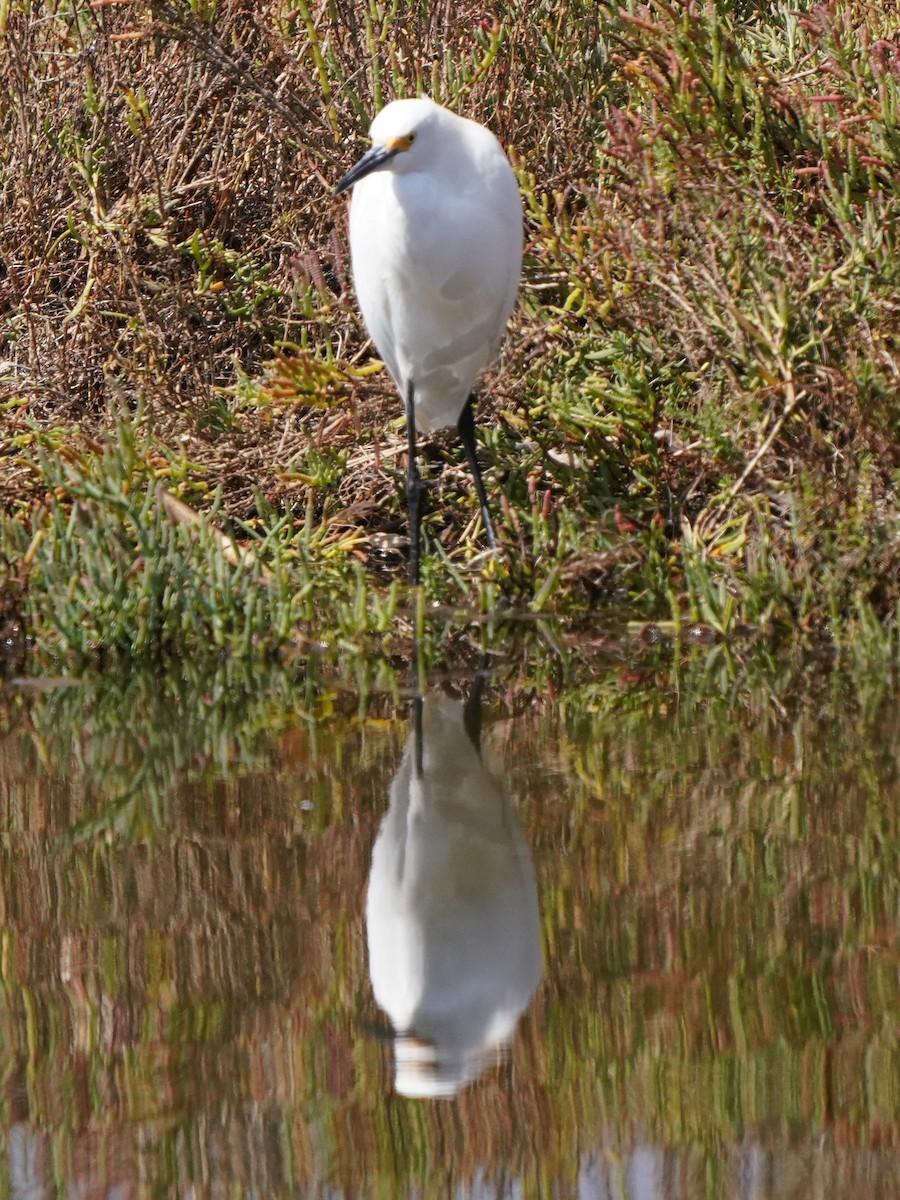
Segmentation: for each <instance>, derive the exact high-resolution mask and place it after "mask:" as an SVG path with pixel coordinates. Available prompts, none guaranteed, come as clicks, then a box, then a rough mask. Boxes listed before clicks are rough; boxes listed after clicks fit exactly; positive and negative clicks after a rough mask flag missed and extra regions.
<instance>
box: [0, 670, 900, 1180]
mask: <svg viewBox="0 0 900 1200" xmlns="http://www.w3.org/2000/svg"><path fill="white" fill-rule="evenodd" d="M619 659H620V661H614V662H613V664H612V665H611V666H609V667H607V668H605V669H596V670H595V671H594V672H593V673H591V672H589V671H588V670H587V669H586V668H587V664H586V663H585V664H584V665H583V666H582V665H581V664H580V663H579V660H578V658H577V657H576V656H575V655H574V652H570V657H569V661H568V671H569V673H570V676H571V686H565V685H564V681H562V680H561V679H560V678H559V676H558V675H557V676H556V677H553V676H552V673H551V672H550V669H549V664H548V663H547V662H543V663H542V661H541V660H540V658H539V656H536V658H535V662H534V663H533V668H534V670H533V671H532V672H529V673H526V672H524V671H522V672H521V673H520V674H519V675H518V676H517V675H516V674H515V668H513V667H512V666H511V665H510V667H509V668H508V675H507V677H506V678H503V676H502V675H495V676H494V678H493V680H492V682H491V683H490V684H489V690H488V695H487V698H486V704H485V715H486V728H485V748H486V753H487V755H488V758H489V760H490V759H493V761H494V763H495V765H496V766H497V767H498V768H499V769H501V770H502V772H503V773H505V775H506V777H507V786H508V790H509V793H510V795H511V796H512V797H514V798H515V799H516V800H517V801H518V804H519V816H520V819H521V820H522V824H523V827H524V829H525V831H526V836H527V838H528V841H529V843H530V845H531V847H532V851H533V855H534V858H535V862H536V864H537V868H538V873H539V877H540V881H541V893H542V900H541V911H542V919H543V924H544V939H545V946H546V950H547V954H546V960H547V971H548V974H547V978H546V980H545V982H544V984H543V985H542V987H541V989H540V990H539V992H538V995H537V998H536V1000H535V1003H534V1005H533V1007H532V1010H531V1012H530V1013H529V1014H527V1015H526V1017H525V1019H524V1021H523V1025H522V1027H521V1030H520V1033H519V1035H518V1037H517V1039H516V1042H515V1044H514V1048H513V1055H512V1060H511V1063H510V1064H509V1065H508V1066H505V1067H501V1068H499V1069H498V1070H497V1071H496V1072H495V1073H493V1074H489V1075H488V1076H487V1077H486V1078H485V1079H483V1080H482V1081H480V1082H479V1083H478V1084H476V1085H475V1086H473V1087H472V1088H470V1089H468V1090H467V1091H466V1092H465V1093H463V1094H462V1096H461V1097H460V1098H459V1100H458V1101H455V1102H453V1103H452V1104H445V1105H440V1104H422V1105H418V1106H417V1105H413V1104H410V1103H409V1102H405V1101H402V1100H400V1099H398V1098H397V1097H395V1096H392V1095H391V1084H390V1062H389V1056H388V1054H387V1052H386V1051H385V1049H384V1048H383V1047H382V1046H380V1045H379V1044H378V1043H377V1042H374V1041H370V1040H367V1039H366V1037H365V1036H364V1032H363V1031H364V1028H365V1026H366V1024H367V1023H368V1022H370V1021H373V1020H375V1019H376V1009H375V1006H374V1002H373V1000H372V998H371V996H370V992H369V987H368V981H367V970H366V963H365V951H364V933H363V896H364V889H365V880H366V876H367V874H368V870H369V856H370V854H371V849H372V845H373V843H374V839H375V835H376V831H377V827H378V824H379V822H380V819H381V816H382V814H383V812H384V810H385V807H386V803H387V791H388V786H389V781H390V779H391V777H392V776H393V774H394V772H395V771H396V768H397V764H398V761H399V758H400V755H401V752H402V745H403V743H404V741H405V738H406V733H407V730H406V714H405V712H404V711H403V709H402V707H401V709H400V711H399V715H397V716H396V717H391V719H385V718H386V717H388V716H389V715H390V714H391V713H393V712H394V709H393V705H389V704H386V702H385V701H384V699H383V698H382V697H380V696H376V697H371V696H370V698H369V699H368V701H366V702H365V707H363V708H361V707H360V704H359V699H358V697H357V696H356V695H355V694H353V693H347V692H344V691H342V690H341V688H340V687H339V685H337V684H335V682H334V680H335V679H336V678H337V675H338V672H337V671H336V669H334V668H330V669H329V670H328V671H326V669H325V667H324V665H323V668H322V670H321V672H320V673H319V677H318V680H317V679H316V678H315V677H313V676H310V675H306V676H302V677H298V676H296V675H291V674H290V673H286V672H284V671H282V670H280V669H276V668H275V667H272V668H270V669H269V670H268V673H267V674H264V675H263V676H262V677H260V678H258V679H256V680H254V679H253V678H252V677H251V676H249V675H248V674H246V673H245V672H244V671H243V669H242V668H239V667H236V666H235V664H233V663H223V664H221V666H220V669H219V672H218V674H216V675H214V676H212V677H210V678H209V679H207V680H204V679H203V678H202V677H197V678H193V679H192V678H190V672H189V670H186V671H185V673H184V675H183V676H182V677H181V678H179V679H177V680H176V679H172V678H168V677H165V676H155V677H144V678H141V677H131V678H128V679H112V680H110V681H108V683H107V685H106V686H105V687H103V686H100V685H97V686H91V687H84V688H67V689H63V690H60V691H58V692H54V693H47V694H40V695H37V696H35V697H34V698H32V699H30V700H28V699H26V698H25V697H22V696H20V697H18V698H17V699H16V700H15V701H14V702H13V704H12V707H11V708H9V709H8V717H9V720H8V726H9V730H10V732H9V733H8V735H7V738H6V740H5V742H4V743H3V747H2V752H0V789H2V795H3V796H4V797H6V800H5V804H6V809H5V817H6V819H5V823H4V836H3V839H2V841H0V1034H2V1036H0V1070H2V1072H3V1075H4V1077H5V1078H7V1079H9V1080H10V1081H11V1091H10V1092H9V1093H8V1094H5V1095H4V1094H0V1101H2V1103H0V1124H2V1125H3V1126H8V1125H9V1123H10V1121H11V1120H12V1116H13V1113H14V1112H18V1113H19V1115H20V1117H22V1118H27V1120H28V1121H29V1122H30V1124H31V1127H32V1128H34V1129H35V1130H37V1129H49V1130H52V1131H54V1139H55V1140H54V1144H55V1146H56V1147H57V1154H58V1156H59V1157H58V1162H59V1163H60V1166H59V1167H58V1168H57V1170H58V1172H59V1174H60V1178H61V1177H62V1176H63V1175H64V1174H65V1173H66V1172H67V1170H70V1169H74V1168H73V1167H72V1164H73V1163H76V1162H77V1161H78V1159H79V1155H85V1154H87V1156H88V1158H89V1160H90V1161H91V1163H92V1164H93V1165H94V1167H95V1169H97V1170H101V1169H103V1170H107V1171H110V1172H115V1171H118V1172H120V1174H119V1175H118V1176H115V1178H113V1177H112V1176H111V1178H110V1182H116V1181H118V1182H122V1181H123V1180H128V1179H132V1178H136V1173H137V1171H138V1167H137V1163H138V1162H140V1168H139V1169H140V1174H141V1178H143V1179H145V1180H147V1181H152V1186H153V1187H156V1188H157V1189H165V1188H171V1189H172V1190H175V1187H176V1185H177V1186H181V1187H183V1186H185V1185H186V1184H187V1183H192V1184H193V1185H195V1186H201V1185H202V1186H206V1187H208V1188H209V1189H210V1190H214V1188H215V1187H216V1186H223V1184H224V1181H225V1180H226V1179H228V1180H230V1181H232V1182H233V1181H234V1179H236V1178H237V1179H241V1180H243V1181H244V1182H245V1183H246V1184H247V1186H249V1185H250V1184H251V1183H253V1184H255V1185H256V1186H257V1188H259V1189H261V1190H264V1191H265V1192H266V1194H268V1195H273V1196H280V1195H284V1196H287V1195H293V1194H296V1190H297V1188H298V1187H301V1186H303V1187H312V1186H313V1184H314V1181H318V1182H319V1183H320V1184H322V1185H323V1186H324V1183H325V1181H327V1182H328V1184H329V1185H330V1186H331V1187H332V1188H333V1189H335V1191H336V1193H337V1194H340V1195H344V1196H348V1197H349V1196H356V1195H360V1194H373V1195H378V1194H380V1195H385V1196H395V1195H401V1196H402V1195H406V1194H408V1193H409V1191H410V1190H411V1188H412V1186H413V1184H414V1183H415V1182H416V1181H419V1182H421V1183H423V1185H424V1187H423V1191H422V1194H423V1195H425V1196H428V1197H431V1196H434V1197H437V1196H441V1195H444V1194H446V1191H447V1187H448V1180H452V1181H453V1184H454V1185H459V1186H461V1185H462V1184H464V1183H465V1182H467V1181H468V1182H469V1183H471V1182H472V1180H473V1179H474V1178H475V1176H476V1174H478V1173H480V1174H481V1175H482V1177H483V1178H485V1179H486V1180H488V1181H489V1182H490V1183H491V1184H492V1186H493V1185H494V1184H496V1185H497V1186H499V1181H500V1180H501V1179H502V1178H507V1179H509V1178H517V1177H518V1178H521V1180H522V1184H523V1189H524V1192H525V1194H550V1193H553V1194H561V1195H565V1194H568V1193H567V1192H566V1186H565V1182H564V1181H565V1180H567V1179H568V1178H570V1174H571V1172H572V1171H573V1170H574V1169H575V1168H574V1163H573V1154H574V1153H575V1152H576V1151H582V1152H587V1151H589V1150H591V1149H592V1148H597V1147H602V1146H604V1145H605V1146H608V1147H609V1148H610V1149H611V1151H613V1152H615V1153H617V1154H627V1152H628V1148H629V1146H630V1145H631V1144H632V1140H633V1139H634V1138H635V1137H636V1136H637V1134H636V1132H635V1131H636V1130H640V1131H641V1134H640V1136H641V1137H642V1138H643V1139H645V1140H646V1141H647V1142H650V1143H655V1144H657V1145H664V1146H667V1147H669V1148H670V1149H671V1151H672V1153H675V1154H679V1155H683V1156H685V1159H686V1161H690V1162H693V1163H694V1164H695V1167H697V1166H698V1164H702V1165H703V1169H702V1174H701V1175H700V1176H698V1178H697V1179H695V1186H694V1188H693V1190H692V1195H697V1196H703V1195H708V1196H710V1197H712V1196H718V1195H721V1194H723V1193H727V1186H728V1179H729V1171H730V1170H731V1167H730V1165H729V1164H730V1162H731V1155H732V1153H733V1152H734V1150H735V1147H737V1145H738V1144H742V1145H747V1144H750V1145H754V1144H757V1143H758V1144H759V1145H760V1146H762V1147H764V1148H767V1149H768V1150H770V1151H772V1152H773V1153H775V1154H776V1157H777V1156H779V1155H780V1156H785V1155H788V1154H789V1151H788V1149H787V1146H788V1141H789V1140H792V1141H794V1142H796V1144H797V1145H798V1146H799V1147H801V1148H802V1147H804V1146H806V1145H808V1143H809V1140H810V1139H812V1138H813V1137H816V1138H818V1137H819V1136H821V1137H822V1138H823V1139H824V1141H823V1142H822V1143H821V1147H823V1148H821V1149H820V1153H822V1154H823V1155H824V1156H825V1158H824V1161H825V1162H826V1163H827V1169H828V1172H829V1174H830V1177H831V1178H832V1180H833V1182H834V1183H835V1186H840V1185H841V1184H842V1183H843V1184H844V1185H845V1187H847V1188H849V1187H850V1184H851V1183H854V1187H853V1188H851V1189H850V1190H852V1192H853V1194H854V1195H865V1194H866V1193H865V1191H860V1190H858V1189H857V1188H856V1186H855V1181H857V1176H858V1175H859V1174H860V1173H864V1172H865V1171H866V1170H869V1169H874V1167H873V1165H872V1164H873V1163H877V1159H875V1158H873V1157H872V1155H873V1154H874V1153H875V1149H874V1148H875V1147H876V1146H877V1145H879V1144H880V1145H882V1146H888V1147H890V1146H896V1144H897V1142H898V1139H900V1125H898V1113H900V1095H898V1090H897V1079H898V1069H900V1054H898V1046H897V1037H896V1028H897V1018H898V1012H900V987H898V981H897V972H896V952H897V927H896V913H897V911H898V906H900V877H898V872H897V864H898V854H900V832H898V817H897V812H898V801H900V794H898V793H900V785H898V753H900V752H898V749H897V747H898V745H900V716H898V710H897V706H896V702H895V699H894V697H893V696H892V695H891V693H890V692H889V691H888V690H884V691H880V690H879V686H878V685H876V684H872V685H871V686H869V685H855V684H853V683H852V681H851V677H850V676H848V675H843V676H840V675H838V674H836V673H833V672H832V673H827V672H826V673H821V674H815V675H814V677H813V684H814V686H813V687H812V688H810V687H808V686H807V687H804V686H803V680H804V677H806V678H807V680H808V678H809V675H810V673H811V665H810V663H808V662H806V663H804V662H803V661H802V660H800V659H794V658H791V657H790V656H787V655H786V656H785V657H784V659H783V660H780V661H771V662H769V661H767V660H766V656H765V655H764V656H750V655H748V656H747V657H745V658H744V659H742V660H739V659H738V658H736V657H735V656H734V655H733V654H730V653H729V652H726V651H724V650H722V649H721V648H714V649H713V651H712V652H708V651H696V652H694V653H693V654H692V655H690V656H688V657H687V658H685V659H684V660H682V661H681V662H680V663H676V660H675V658H674V657H673V656H672V655H671V654H670V653H667V652H665V651H664V650H662V649H660V648H656V649H653V650H651V651H650V652H648V656H647V657H645V658H643V659H639V660H637V661H632V662H630V663H629V662H626V660H625V657H624V651H623V648H621V647H620V654H619ZM582 672H583V679H582V680H581V681H579V675H580V674H581V673H582ZM529 674H530V676H531V677H530V678H529ZM360 677H361V678H363V677H364V673H361V676H360ZM370 678H371V675H370ZM538 684H540V686H538ZM553 687H556V688H558V689H559V691H558V693H557V695H556V698H555V699H554V698H552V696H551V691H550V689H551V688H553ZM867 688H868V690H867ZM511 713H515V715H514V716H510V714H511ZM123 797H126V799H125V800H123ZM73 829H76V830H78V831H79V832H80V834H81V838H80V840H78V841H76V842H73V841H72V840H71V838H70V836H69V835H70V833H71V831H72V830H73ZM97 832H102V833H103V835H104V836H89V835H90V834H92V833H97ZM22 1096H25V1097H27V1101H25V1102H24V1110H23V1109H22V1108H21V1107H17V1106H18V1105H20V1103H21V1102H20V1101H19V1100H17V1099H16V1097H22ZM150 1130H152V1136H151V1135H149V1131H150ZM143 1131H147V1132H148V1137H144V1136H143ZM39 1136H40V1135H39V1134H38V1133H37V1132H36V1133H35V1137H39ZM98 1142H99V1143H101V1144H104V1145H106V1147H107V1151H108V1150H109V1148H110V1147H112V1146H115V1147H117V1149H116V1153H115V1154H114V1155H110V1156H109V1157H108V1159H107V1160H106V1162H107V1166H106V1167H103V1165H102V1164H103V1161H104V1160H103V1159H102V1157H101V1155H102V1152H101V1151H99V1150H96V1149H94V1150H91V1149H89V1147H90V1146H94V1147H96V1146H97V1145H98ZM779 1161H780V1159H779ZM785 1161H787V1159H785ZM623 1169H624V1165H623ZM48 1170H49V1168H48ZM551 1184H552V1186H551ZM451 1190H452V1189H451Z"/></svg>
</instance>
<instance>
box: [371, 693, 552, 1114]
mask: <svg viewBox="0 0 900 1200" xmlns="http://www.w3.org/2000/svg"><path fill="white" fill-rule="evenodd" d="M484 683H485V676H484V673H483V672H479V674H478V676H477V677H476V680H475V683H474V684H473V687H472V691H471V694H470V696H469V699H468V701H467V702H466V703H465V705H463V704H462V703H461V702H460V701H458V700H453V699H451V698H450V697H448V696H445V695H443V694H441V693H438V692H433V693H430V694H428V695H426V696H422V695H416V697H415V699H414V700H413V721H412V732H411V734H410V737H409V741H408V742H407V745H406V749H405V751H404V755H403V761H402V762H401V764H400V769H399V771H398V772H397V774H396V776H395V778H394V780H393V783H392V784H391V790H390V803H389V807H388V811H387V815H386V816H385V818H384V823H383V824H382V826H381V830H380V832H379V834H378V838H377V840H376V842H375V846H374V849H373V851H372V869H371V872H370V874H369V892H368V901H367V906H366V924H367V935H368V945H369V972H370V975H371V979H372V989H373V991H374V993H375V999H376V1001H377V1002H378V1004H379V1005H380V1006H381V1008H382V1009H384V1011H385V1012H386V1013H387V1015H388V1017H389V1018H390V1021H391V1023H392V1025H393V1028H394V1030H395V1034H394V1038H393V1044H394V1056H395V1087H396V1090H397V1091H398V1092H399V1093H400V1094H401V1095H404V1096H415V1097H450V1096H453V1095H455V1094H456V1093H457V1092H458V1091H459V1090H460V1089H461V1088H463V1087H464V1086H465V1085H466V1084H467V1083H469V1082H470V1081H472V1080H473V1079H475V1078H477V1076H478V1075H480V1074H481V1073H482V1072H483V1071H484V1070H485V1069H486V1068H487V1067H488V1066H489V1065H490V1064H491V1063H492V1062H496V1061H497V1059H498V1058H499V1057H500V1055H501V1054H502V1052H503V1050H504V1049H505V1048H506V1047H507V1045H508V1043H509V1041H510V1039H511V1037H512V1034H513V1031H514V1030H515V1027H516V1023H517V1021H518V1019H519V1017H520V1015H521V1014H522V1012H523V1011H524V1010H525V1008H526V1007H527V1005H528V1002H529V1001H530V999H531V997H532V995H533V993H534V990H535V988H536V987H537V985H538V983H539V981H540V978H541V973H542V970H543V958H542V953H541V930H540V917H539V913H538V900H537V885H536V882H535V873H534V864H533V863H532V860H531V855H530V853H529V850H528V846H527V845H526V842H525V839H524V837H523V835H522V831H521V829H520V828H519V825H518V821H517V819H516V814H515V812H514V810H513V808H512V805H511V804H510V802H509V800H508V797H507V795H506V792H505V790H504V788H503V786H502V785H501V783H500V781H499V780H498V779H497V777H496V776H495V775H494V774H493V773H492V772H491V771H490V770H489V769H488V767H487V766H486V765H485V764H484V762H483V761H482V757H481V746H480V725H481V697H482V691H483V689H484Z"/></svg>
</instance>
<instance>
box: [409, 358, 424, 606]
mask: <svg viewBox="0 0 900 1200" xmlns="http://www.w3.org/2000/svg"><path fill="white" fill-rule="evenodd" d="M406 452H407V459H408V461H407V464H406V503H407V506H408V508H409V582H410V583H411V584H413V585H415V584H418V582H419V530H420V528H421V525H422V493H423V492H424V490H425V488H424V485H423V484H422V477H421V476H420V474H419V464H418V461H417V458H416V405H415V388H414V387H413V381H412V380H410V381H409V383H408V384H407V385H406Z"/></svg>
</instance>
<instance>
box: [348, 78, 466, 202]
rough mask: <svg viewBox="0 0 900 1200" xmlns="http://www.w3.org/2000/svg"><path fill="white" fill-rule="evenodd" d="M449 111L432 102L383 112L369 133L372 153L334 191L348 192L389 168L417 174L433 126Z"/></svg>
mask: <svg viewBox="0 0 900 1200" xmlns="http://www.w3.org/2000/svg"><path fill="white" fill-rule="evenodd" d="M445 115H448V114H446V111H445V110H444V109H442V108H441V107H440V105H438V104H435V103H434V101H433V100H427V99H425V98H424V97H421V98H419V99H418V100H394V101H393V102H392V103H391V104H388V105H387V107H386V108H383V109H382V110H381V112H380V113H379V114H378V116H377V117H376V118H375V120H374V121H373V122H372V127H371V129H370V130H369V136H370V137H371V139H372V149H371V150H368V151H367V152H366V153H365V154H364V155H363V156H362V158H361V159H360V160H359V162H358V163H357V164H356V165H355V166H353V167H351V168H350V170H349V171H348V172H347V174H346V175H345V176H344V178H343V179H342V180H341V181H340V183H339V184H338V185H337V187H336V188H335V189H334V190H335V194H336V195H340V194H341V192H345V191H347V189H348V188H351V187H352V186H353V185H354V183H358V182H359V180H360V179H362V178H364V176H366V175H369V174H371V172H372V171H378V170H380V169H383V168H385V167H388V168H390V169H392V170H395V171H408V170H416V169H417V167H419V166H422V165H424V162H425V157H426V155H427V154H428V147H429V145H430V144H431V142H432V132H433V128H434V126H435V125H436V124H437V123H438V122H439V121H440V119H441V117H442V116H445Z"/></svg>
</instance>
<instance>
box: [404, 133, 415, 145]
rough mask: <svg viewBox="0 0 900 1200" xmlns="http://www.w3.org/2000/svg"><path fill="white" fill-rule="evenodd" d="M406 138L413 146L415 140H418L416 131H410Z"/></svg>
mask: <svg viewBox="0 0 900 1200" xmlns="http://www.w3.org/2000/svg"><path fill="white" fill-rule="evenodd" d="M406 140H407V142H408V143H409V144H410V146H411V145H412V144H413V142H414V141H415V140H416V135H415V134H414V133H408V134H407V135H406Z"/></svg>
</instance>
